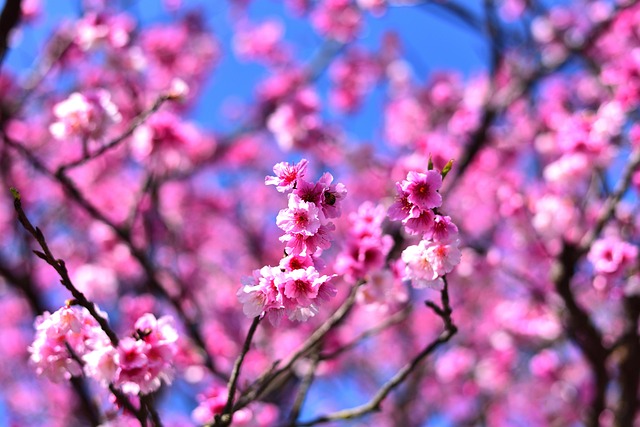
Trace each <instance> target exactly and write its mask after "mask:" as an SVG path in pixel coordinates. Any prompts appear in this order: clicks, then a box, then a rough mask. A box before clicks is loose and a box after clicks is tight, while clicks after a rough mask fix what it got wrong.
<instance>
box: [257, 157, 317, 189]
mask: <svg viewBox="0 0 640 427" xmlns="http://www.w3.org/2000/svg"><path fill="white" fill-rule="evenodd" d="M308 163H309V161H308V160H307V159H302V160H300V161H299V162H298V163H296V164H295V165H294V164H290V163H287V162H280V163H278V164H276V165H275V166H274V167H273V172H274V173H275V176H267V177H265V179H264V183H265V185H275V186H276V189H277V190H278V191H279V192H281V193H284V192H286V191H289V190H292V189H295V188H296V184H297V182H298V181H299V180H301V179H302V177H304V174H305V172H306V171H307V164H308Z"/></svg>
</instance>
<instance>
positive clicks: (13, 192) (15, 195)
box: [9, 187, 20, 200]
mask: <svg viewBox="0 0 640 427" xmlns="http://www.w3.org/2000/svg"><path fill="white" fill-rule="evenodd" d="M9 191H11V195H12V196H13V199H14V200H20V192H19V191H18V190H17V189H16V188H14V187H11V188H9Z"/></svg>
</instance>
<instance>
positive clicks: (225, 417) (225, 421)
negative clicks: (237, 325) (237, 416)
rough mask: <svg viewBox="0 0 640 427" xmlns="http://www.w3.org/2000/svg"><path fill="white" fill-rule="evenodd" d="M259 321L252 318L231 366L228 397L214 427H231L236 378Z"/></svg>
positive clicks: (257, 317) (258, 317) (236, 384)
mask: <svg viewBox="0 0 640 427" xmlns="http://www.w3.org/2000/svg"><path fill="white" fill-rule="evenodd" d="M260 319H261V317H260V316H256V317H254V318H253V322H251V327H249V332H248V333H247V338H246V339H245V340H244V345H243V346H242V351H241V352H240V355H239V356H238V358H237V359H236V361H235V363H234V364H233V370H232V371H231V377H230V378H229V384H228V385H227V390H228V393H229V395H228V396H227V403H226V405H225V406H224V410H223V411H222V414H220V415H217V416H216V418H215V422H214V426H228V425H231V421H233V412H234V410H233V409H234V408H233V401H234V399H235V395H236V387H237V386H238V378H240V368H242V362H244V358H245V356H246V355H247V353H248V352H249V349H250V348H251V342H252V341H253V335H254V334H255V332H256V329H258V324H259V323H260Z"/></svg>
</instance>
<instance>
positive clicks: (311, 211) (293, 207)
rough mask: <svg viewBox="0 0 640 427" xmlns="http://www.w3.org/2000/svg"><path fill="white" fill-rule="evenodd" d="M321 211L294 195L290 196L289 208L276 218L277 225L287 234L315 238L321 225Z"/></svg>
mask: <svg viewBox="0 0 640 427" xmlns="http://www.w3.org/2000/svg"><path fill="white" fill-rule="evenodd" d="M320 215H322V214H321V211H320V210H319V209H318V207H317V206H316V205H315V204H313V203H310V202H305V201H304V200H302V199H301V198H300V197H298V195H296V194H294V193H290V194H289V207H288V208H287V209H283V210H281V211H280V213H279V214H278V217H277V218H276V224H277V225H278V227H280V228H281V229H282V230H284V231H285V232H286V233H287V234H302V235H305V236H313V235H314V234H316V233H317V232H318V229H319V228H320V225H321V219H320Z"/></svg>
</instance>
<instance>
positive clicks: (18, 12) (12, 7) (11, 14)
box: [0, 0, 22, 67]
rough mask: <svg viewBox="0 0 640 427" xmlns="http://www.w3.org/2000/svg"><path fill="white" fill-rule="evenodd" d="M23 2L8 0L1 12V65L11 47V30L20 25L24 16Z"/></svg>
mask: <svg viewBox="0 0 640 427" xmlns="http://www.w3.org/2000/svg"><path fill="white" fill-rule="evenodd" d="M21 3H22V1H21V0H6V2H5V4H4V8H3V9H2V14H0V67H1V66H2V63H3V62H4V58H5V56H6V54H7V50H8V49H9V38H10V37H11V32H12V31H13V30H14V28H15V27H17V26H18V24H19V23H20V19H21V18H22V4H21Z"/></svg>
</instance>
